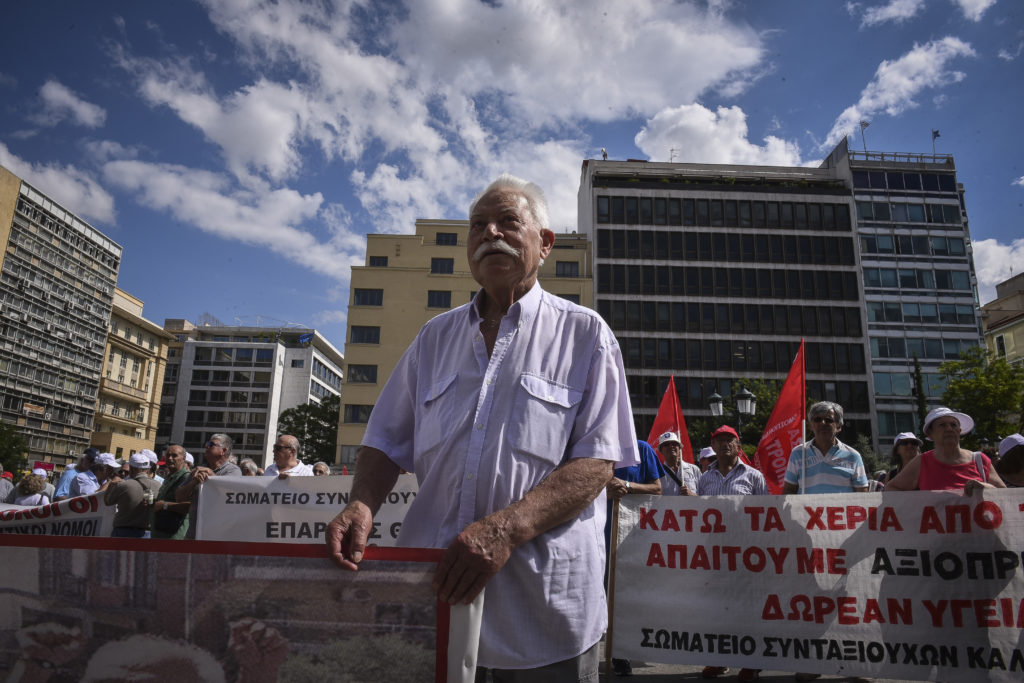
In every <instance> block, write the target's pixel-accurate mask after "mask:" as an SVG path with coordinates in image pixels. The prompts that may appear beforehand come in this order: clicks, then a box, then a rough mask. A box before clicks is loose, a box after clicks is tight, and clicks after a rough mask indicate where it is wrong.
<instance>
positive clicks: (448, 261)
mask: <svg viewBox="0 0 1024 683" xmlns="http://www.w3.org/2000/svg"><path fill="white" fill-rule="evenodd" d="M430 272H431V273H434V274H435V275H451V274H452V273H454V272H455V259H453V258H432V259H430Z"/></svg>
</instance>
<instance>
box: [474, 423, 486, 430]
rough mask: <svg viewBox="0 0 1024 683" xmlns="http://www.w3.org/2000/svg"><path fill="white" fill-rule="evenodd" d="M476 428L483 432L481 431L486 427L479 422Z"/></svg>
mask: <svg viewBox="0 0 1024 683" xmlns="http://www.w3.org/2000/svg"><path fill="white" fill-rule="evenodd" d="M476 428H477V430H481V429H483V428H484V425H483V423H482V422H478V423H477V424H476Z"/></svg>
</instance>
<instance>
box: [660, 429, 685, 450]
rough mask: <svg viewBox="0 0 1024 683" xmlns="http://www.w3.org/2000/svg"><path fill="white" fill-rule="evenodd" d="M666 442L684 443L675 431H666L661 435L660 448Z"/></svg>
mask: <svg viewBox="0 0 1024 683" xmlns="http://www.w3.org/2000/svg"><path fill="white" fill-rule="evenodd" d="M664 443H677V444H679V445H680V446H682V445H683V442H682V441H680V440H679V435H678V434H676V433H675V432H665V433H664V434H662V435H661V436H659V437H658V448H661V445H662V444H664Z"/></svg>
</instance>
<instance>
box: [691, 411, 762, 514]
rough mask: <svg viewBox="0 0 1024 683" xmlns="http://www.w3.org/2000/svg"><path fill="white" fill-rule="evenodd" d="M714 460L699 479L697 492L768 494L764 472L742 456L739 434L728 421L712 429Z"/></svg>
mask: <svg viewBox="0 0 1024 683" xmlns="http://www.w3.org/2000/svg"><path fill="white" fill-rule="evenodd" d="M711 448H712V449H714V451H715V464H714V465H712V466H711V467H709V468H708V471H707V472H705V473H704V474H702V475H701V477H700V479H699V480H697V495H698V496H725V495H734V496H735V495H748V496H764V495H768V489H767V487H766V486H765V483H764V475H763V474H761V473H760V472H759V471H757V470H756V469H755V468H753V467H751V466H750V465H747V464H745V463H744V462H743V461H742V460H740V435H739V434H737V433H736V430H735V429H733V428H732V427H730V426H729V425H722V426H721V427H719V428H718V429H716V430H715V431H713V432H712V433H711Z"/></svg>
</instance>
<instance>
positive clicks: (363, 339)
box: [349, 325, 380, 344]
mask: <svg viewBox="0 0 1024 683" xmlns="http://www.w3.org/2000/svg"><path fill="white" fill-rule="evenodd" d="M349 342H350V343H352V344H380V327H377V326H376V325H353V326H352V335H351V338H350V339H349Z"/></svg>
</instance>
